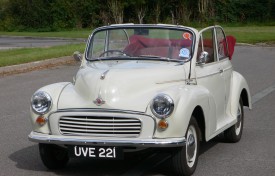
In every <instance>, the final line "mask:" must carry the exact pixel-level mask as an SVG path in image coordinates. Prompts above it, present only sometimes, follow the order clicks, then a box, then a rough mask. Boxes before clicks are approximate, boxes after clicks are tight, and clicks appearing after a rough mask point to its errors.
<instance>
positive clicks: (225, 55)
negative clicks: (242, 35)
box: [215, 26, 233, 124]
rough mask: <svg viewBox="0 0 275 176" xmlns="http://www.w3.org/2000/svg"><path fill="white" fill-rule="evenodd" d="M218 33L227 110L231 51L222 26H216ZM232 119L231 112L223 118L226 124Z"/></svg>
mask: <svg viewBox="0 0 275 176" xmlns="http://www.w3.org/2000/svg"><path fill="white" fill-rule="evenodd" d="M215 34H216V47H217V58H218V62H219V63H220V65H221V68H222V70H221V72H222V76H223V79H224V89H225V110H226V109H229V108H230V107H229V106H230V105H229V94H230V88H231V77H232V71H233V68H232V64H231V61H230V59H229V52H228V47H227V41H226V37H225V34H224V31H223V29H222V28H221V27H218V26H217V27H215ZM231 120H232V119H231V118H230V114H229V112H227V113H226V114H225V117H224V119H223V123H224V124H228V123H230V121H231Z"/></svg>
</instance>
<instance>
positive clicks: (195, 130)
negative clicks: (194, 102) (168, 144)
mask: <svg viewBox="0 0 275 176" xmlns="http://www.w3.org/2000/svg"><path fill="white" fill-rule="evenodd" d="M200 135H201V132H200V129H199V126H198V123H197V121H196V119H195V118H194V117H191V120H190V123H189V126H188V129H187V132H186V135H185V137H186V145H185V146H184V147H181V148H177V149H176V151H175V152H174V153H173V155H172V165H173V167H174V170H175V172H176V174H177V175H185V176H188V175H192V174H193V173H194V172H195V169H196V167H197V163H198V156H199V149H200Z"/></svg>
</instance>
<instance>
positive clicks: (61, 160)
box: [39, 144, 69, 169]
mask: <svg viewBox="0 0 275 176" xmlns="http://www.w3.org/2000/svg"><path fill="white" fill-rule="evenodd" d="M39 153H40V157H41V160H42V162H43V164H44V165H45V166H46V167H47V168H48V169H61V168H64V167H65V166H66V164H67V163H68V161H69V156H68V152H67V150H66V149H65V148H63V147H60V146H57V145H53V144H39Z"/></svg>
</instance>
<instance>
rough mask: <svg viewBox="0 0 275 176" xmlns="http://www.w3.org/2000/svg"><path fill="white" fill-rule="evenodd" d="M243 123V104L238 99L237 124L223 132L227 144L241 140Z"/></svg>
mask: <svg viewBox="0 0 275 176" xmlns="http://www.w3.org/2000/svg"><path fill="white" fill-rule="evenodd" d="M243 121H244V112H243V102H242V99H240V101H239V106H238V111H237V123H236V124H235V125H233V126H232V127H230V128H228V129H227V130H225V131H224V136H225V140H226V141H227V142H231V143H235V142H238V141H239V140H240V139H241V137H242V133H243Z"/></svg>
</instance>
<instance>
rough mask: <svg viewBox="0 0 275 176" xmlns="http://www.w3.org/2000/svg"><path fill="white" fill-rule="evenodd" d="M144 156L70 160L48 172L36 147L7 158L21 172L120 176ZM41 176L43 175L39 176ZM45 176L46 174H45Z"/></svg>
mask: <svg viewBox="0 0 275 176" xmlns="http://www.w3.org/2000/svg"><path fill="white" fill-rule="evenodd" d="M144 157H145V156H137V155H133V156H131V155H130V156H128V155H127V156H126V157H125V159H124V160H113V161H110V160H108V161H107V160H91V159H74V158H71V159H70V161H69V163H68V165H67V166H66V167H65V168H64V169H60V170H48V169H47V168H46V167H45V166H44V165H43V163H42V161H41V159H40V155H39V151H38V146H37V145H32V146H29V147H26V148H23V149H21V150H18V151H16V152H14V153H12V154H11V155H10V156H9V159H11V160H12V161H13V162H15V163H16V167H17V168H19V169H22V170H29V171H38V172H44V173H45V172H47V173H55V174H57V175H83V176H85V175H99V176H101V175H122V174H123V173H125V172H126V171H127V170H129V169H131V168H132V167H134V166H135V165H136V164H138V163H140V162H142V160H143V159H144ZM41 175H43V174H41ZM46 175H47V174H46Z"/></svg>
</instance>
